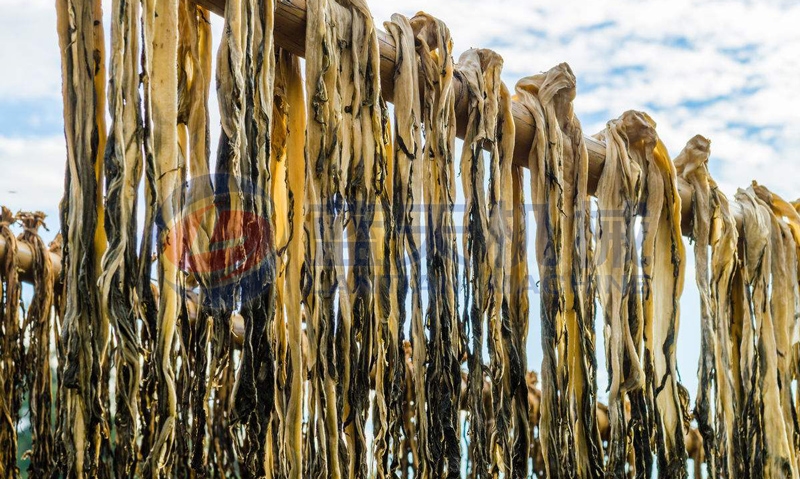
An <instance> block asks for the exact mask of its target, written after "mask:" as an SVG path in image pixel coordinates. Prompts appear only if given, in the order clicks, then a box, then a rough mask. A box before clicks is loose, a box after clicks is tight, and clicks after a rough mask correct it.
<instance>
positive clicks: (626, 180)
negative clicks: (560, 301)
mask: <svg viewBox="0 0 800 479" xmlns="http://www.w3.org/2000/svg"><path fill="white" fill-rule="evenodd" d="M601 138H603V139H604V140H605V143H606V160H605V166H604V167H603V173H602V175H601V176H600V179H599V181H598V183H597V191H596V193H595V194H596V195H597V211H598V213H597V215H598V218H597V238H598V239H597V255H596V256H595V261H596V264H597V270H596V276H595V278H596V279H595V281H596V282H597V295H598V299H599V302H600V306H601V307H602V310H603V317H604V325H605V326H604V328H605V343H606V358H607V359H606V362H607V365H608V376H609V392H608V415H609V423H610V424H609V427H610V436H609V440H608V458H609V459H608V464H607V466H606V469H605V470H606V474H607V476H608V477H620V478H621V477H625V463H626V461H627V458H628V453H627V447H626V445H627V434H628V432H627V431H628V425H627V424H626V418H625V398H626V394H627V393H628V391H631V390H634V389H637V390H641V388H642V386H643V384H644V373H643V371H642V368H641V361H640V358H639V352H640V349H641V334H639V335H638V337H637V333H636V330H635V329H634V330H632V327H633V328H635V325H637V324H638V323H639V321H640V320H641V318H637V317H631V316H632V315H635V314H636V313H637V310H636V309H633V310H632V309H631V308H630V304H631V303H632V302H636V301H640V296H639V292H638V284H637V283H638V282H637V276H638V266H637V264H636V259H637V258H638V256H637V254H636V246H637V245H636V241H635V230H634V218H635V216H636V212H637V210H638V203H639V193H640V188H641V169H640V168H639V166H638V165H637V164H636V163H635V162H632V161H631V160H630V157H629V156H628V149H627V146H626V145H627V139H628V137H627V135H626V131H625V128H624V126H623V123H622V122H621V121H619V120H612V121H609V122H608V124H607V125H606V129H605V130H604V132H603V133H602V135H601ZM637 340H638V341H637ZM632 426H634V427H636V426H644V425H635V424H632ZM637 432H638V431H635V432H634V438H635V439H634V445H633V446H634V450H635V457H636V459H637V462H636V463H635V464H632V465H631V466H635V470H636V473H637V476H638V477H642V474H643V473H644V472H645V470H646V469H647V467H646V465H645V464H644V462H642V461H641V460H640V456H641V455H642V454H649V447H647V448H646V449H645V450H642V449H641V444H640V443H639V442H637V441H636V440H637V439H639V440H641V438H640V437H637ZM647 440H648V441H649V439H647Z"/></svg>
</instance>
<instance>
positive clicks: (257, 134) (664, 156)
mask: <svg viewBox="0 0 800 479" xmlns="http://www.w3.org/2000/svg"><path fill="white" fill-rule="evenodd" d="M201 3H203V4H213V5H218V2H217V3H215V2H210V3H209V2H201ZM110 5H111V11H110V13H111V17H112V22H111V29H110V39H111V42H110V48H109V58H108V66H109V71H108V78H107V80H108V85H107V87H106V72H105V70H104V66H105V65H106V61H107V59H106V58H105V40H104V32H103V29H102V22H101V21H100V20H101V18H102V11H101V3H100V1H99V0H59V1H58V2H57V3H56V9H57V13H58V34H59V45H60V47H61V53H62V74H63V100H64V120H65V121H64V132H65V140H66V151H67V156H66V159H67V161H66V170H65V192H64V200H63V202H62V205H61V218H60V219H61V233H62V235H63V238H64V251H63V267H62V262H61V261H60V259H59V257H58V256H57V255H56V254H55V253H52V252H50V251H47V249H46V247H45V245H44V243H43V241H42V240H41V238H40V237H39V235H38V229H39V228H40V227H41V226H42V225H43V221H44V217H43V215H42V214H40V213H18V214H16V215H14V214H12V212H11V211H9V210H7V209H3V211H2V216H1V217H0V257H2V262H1V263H0V286H1V287H2V295H0V388H2V391H1V393H2V394H0V475H2V476H3V477H18V476H19V475H20V467H21V463H20V462H19V458H20V457H23V458H24V459H25V460H28V461H29V466H28V474H29V475H30V476H36V477H40V476H41V477H57V476H58V477H60V476H64V477H77V478H92V477H140V476H142V477H152V476H158V477H274V478H283V477H288V478H293V479H296V478H301V477H316V478H323V477H324V478H328V477H332V478H348V479H349V478H366V477H377V478H381V479H383V478H388V477H403V478H407V477H422V478H428V477H451V478H456V477H462V476H467V477H475V478H478V477H500V476H502V477H513V478H522V477H528V476H529V474H530V473H531V472H533V473H535V474H536V475H537V476H539V477H551V478H560V477H564V478H566V477H580V478H598V477H601V476H602V477H626V476H635V477H637V478H646V477H651V476H652V473H653V472H654V469H657V471H658V474H659V476H660V477H665V478H666V477H669V478H672V477H685V476H686V475H687V472H688V471H687V458H692V459H693V460H694V462H695V464H694V466H695V475H698V474H702V467H701V462H702V463H704V464H705V469H706V472H705V474H706V475H708V476H709V477H727V478H734V477H797V475H798V470H800V463H798V460H800V439H798V438H800V428H798V409H800V406H798V405H799V404H800V401H798V400H797V398H796V397H795V395H796V392H795V391H794V388H793V383H794V382H795V381H796V380H797V379H798V377H797V372H798V368H797V361H798V353H800V348H798V342H800V327H798V326H800V325H799V324H798V320H797V317H798V311H800V287H799V286H800V285H799V284H798V271H800V269H799V268H798V266H799V263H798V254H799V251H800V250H799V249H798V248H800V215H799V214H798V213H797V208H798V206H797V205H795V204H790V203H788V202H786V201H784V200H783V199H781V198H780V197H779V196H777V195H776V194H774V193H773V192H771V191H769V190H768V189H767V188H766V187H764V186H762V185H758V184H753V185H752V186H751V187H750V188H748V189H747V190H740V191H739V192H738V193H737V194H736V196H735V198H734V200H733V201H729V200H728V199H727V198H726V197H725V195H724V194H723V193H722V192H721V191H720V189H719V188H718V186H717V185H716V183H715V182H714V180H713V179H712V178H711V176H710V174H709V169H708V160H709V156H710V142H709V140H707V139H706V138H703V137H701V136H696V137H694V138H692V139H691V140H690V141H689V142H688V143H687V145H686V147H685V148H684V150H683V151H682V152H681V153H680V154H679V155H678V156H677V157H676V159H675V161H674V162H672V161H671V160H670V159H669V155H668V153H667V150H666V147H665V145H664V144H663V143H662V142H661V141H660V140H659V138H658V135H657V134H656V131H655V123H654V122H653V120H652V119H651V118H650V117H649V116H647V115H646V114H644V113H641V112H633V111H631V112H626V113H624V114H623V115H622V116H620V117H619V118H618V119H616V120H612V121H610V122H608V124H607V125H606V128H605V129H604V130H603V131H602V132H600V133H598V134H597V135H596V138H598V139H600V140H602V141H603V142H604V143H605V157H604V158H603V162H604V167H603V168H602V173H601V174H600V175H599V178H598V182H597V185H596V187H594V185H593V182H592V177H591V174H590V172H591V171H593V169H592V161H593V160H590V155H589V152H588V150H587V141H590V140H586V139H585V138H584V137H583V134H582V131H581V126H580V122H579V121H578V119H577V117H576V116H575V114H574V111H573V106H572V102H573V100H574V99H575V96H576V91H577V85H576V80H575V75H574V74H573V73H572V71H571V69H570V68H569V66H568V65H566V64H561V65H557V66H556V67H554V68H552V69H551V70H549V71H547V72H546V73H543V74H539V75H535V76H532V77H527V78H524V79H522V80H521V81H520V82H519V83H518V84H517V86H516V96H515V97H514V98H512V97H511V95H510V93H509V91H508V89H507V88H506V86H505V85H504V84H503V83H502V82H501V80H500V75H501V68H502V64H503V60H502V58H501V57H500V56H499V55H497V54H496V53H494V52H492V51H490V50H481V49H473V50H468V51H467V52H465V53H464V54H463V55H462V56H461V57H460V58H459V61H458V62H457V63H456V62H454V61H453V40H452V39H451V37H450V32H449V30H448V28H447V26H446V25H445V24H444V23H443V22H442V21H441V20H438V19H436V18H433V17H431V16H430V15H427V14H424V13H420V14H418V15H417V16H415V17H414V18H412V19H408V18H406V17H403V16H401V15H394V16H393V17H392V19H391V21H390V22H387V23H386V24H385V28H386V30H387V31H388V32H389V34H388V35H384V34H382V33H380V32H379V31H378V30H377V28H376V26H375V24H374V22H373V20H372V17H371V15H370V13H369V9H368V5H367V4H366V3H365V2H364V1H363V0H310V1H309V2H308V5H307V18H306V19H307V28H306V31H305V57H306V61H305V73H304V74H303V72H302V71H301V68H302V66H301V61H300V58H299V57H298V56H294V55H293V54H290V53H289V52H288V51H286V50H282V49H281V48H280V46H281V45H277V44H276V41H275V38H276V37H278V31H279V28H280V25H277V26H276V24H275V23H276V18H279V15H278V13H277V12H279V11H280V10H281V9H282V8H286V6H285V5H284V4H281V3H278V2H273V1H272V0H229V1H227V2H225V10H224V13H225V20H224V21H225V27H224V29H223V36H222V38H221V39H219V40H218V41H219V44H218V47H217V48H218V49H217V71H216V72H212V68H211V65H212V62H211V55H212V51H213V49H214V48H215V47H214V43H213V41H212V38H211V25H210V21H211V20H210V13H209V11H208V10H206V9H205V8H203V7H199V6H197V5H196V4H195V3H194V2H192V1H190V0H142V1H140V2H136V1H134V2H124V1H121V0H114V1H112V2H110ZM389 41H391V43H392V44H393V46H394V49H393V50H391V52H392V53H391V54H387V53H386V52H387V51H388V50H386V49H385V48H384V47H385V45H383V46H382V45H381V42H389ZM387 63H388V64H390V65H391V68H388V69H387V68H386V65H387ZM382 66H383V68H382ZM304 75H305V76H304ZM382 75H384V78H381V76H382ZM386 75H390V77H389V78H386V77H385V76H386ZM212 76H213V77H214V80H215V83H216V93H217V101H218V104H219V108H220V123H221V124H220V129H219V130H217V125H213V124H211V122H210V113H209V104H208V102H209V97H210V93H211V90H210V89H211V82H212ZM381 85H383V87H384V89H386V90H385V91H382V88H381ZM106 90H107V92H108V96H107V98H106ZM384 98H390V99H391V100H392V101H393V103H394V110H393V120H394V121H393V122H390V110H389V109H388V108H387V106H386V104H385V102H384ZM106 100H107V106H108V110H106ZM515 102H516V104H515ZM106 114H108V118H110V120H111V122H110V125H109V127H108V130H106V125H105V118H106ZM523 117H524V118H526V119H527V121H531V120H532V125H530V124H529V125H525V124H524V123H520V122H519V120H520V118H523ZM515 122H516V123H515ZM392 123H393V124H392ZM531 128H532V132H533V142H532V144H529V143H527V142H526V143H525V144H522V145H516V146H521V147H522V150H527V151H525V152H524V155H523V156H524V158H523V161H522V162H520V161H519V158H518V159H517V163H514V151H515V150H514V147H515V140H518V139H519V138H523V137H524V135H525V134H526V133H525V131H529V130H531ZM457 132H459V133H458V134H459V135H462V136H463V139H464V145H463V149H462V150H461V156H460V164H459V165H458V166H457V165H456V159H455V154H456V150H455V138H456V135H457ZM212 134H213V135H217V134H219V138H220V141H219V148H218V150H217V151H216V152H214V155H215V158H216V161H214V162H212V160H211V157H212V151H211V138H212V136H211V135H212ZM522 150H520V151H522ZM487 152H488V155H487ZM517 156H518V157H519V153H518V154H517ZM523 166H526V167H528V168H529V170H530V188H531V192H530V194H531V200H530V202H531V203H532V206H533V213H534V219H535V224H536V231H535V248H536V250H535V251H536V263H537V264H536V266H537V267H538V269H539V277H540V278H541V282H540V284H539V286H540V294H541V296H540V302H541V316H540V323H539V324H540V327H541V332H542V343H541V347H542V350H543V353H544V360H543V364H542V369H541V375H542V376H541V377H542V383H541V389H539V387H538V383H537V379H536V375H535V374H533V373H532V372H531V374H529V372H528V367H529V365H528V364H527V356H528V352H527V350H526V348H527V344H526V339H527V333H528V329H529V327H531V324H533V327H536V323H537V319H536V318H530V317H529V295H528V292H529V288H531V287H533V286H535V285H534V284H532V282H531V280H530V278H529V276H528V274H529V271H530V269H531V268H532V267H533V266H534V265H532V264H529V263H528V255H527V251H528V249H527V236H526V235H527V232H526V204H525V196H524V195H525V191H524V190H525V187H524V185H523V183H524V175H523V172H522V167H523ZM212 168H213V171H214V173H213V174H212ZM459 176H460V181H459ZM592 189H594V191H592ZM459 190H460V191H461V193H463V196H464V198H465V205H464V212H463V215H464V217H463V225H464V231H463V232H460V231H458V230H457V222H456V218H455V217H454V213H455V212H456V207H457V204H456V203H457V197H458V196H460V194H461V193H458V192H459ZM687 191H688V192H690V197H691V206H690V207H688V206H687V205H683V206H687V207H685V208H684V216H683V218H682V216H681V206H682V204H681V199H680V198H681V196H680V193H681V192H684V193H686V192H687ZM590 194H592V195H594V196H595V197H596V201H597V203H596V206H597V208H596V212H595V218H594V219H593V218H592V216H593V214H592V212H593V210H592V209H591V208H590V203H591V200H590V198H589V196H590ZM140 196H141V198H140ZM685 199H686V195H685V194H684V200H685ZM140 205H142V206H143V208H144V211H142V212H141V213H142V214H141V217H143V219H144V221H143V223H142V224H139V223H138V221H137V218H138V217H140V216H139V215H138V214H137V213H139V212H138V211H137V208H140V207H141V206H140ZM528 207H530V206H528ZM681 224H683V225H684V230H682V229H681ZM15 228H16V229H19V228H21V231H22V233H21V234H20V235H19V236H17V235H16V234H15V232H14V229H15ZM682 233H686V234H687V236H689V237H690V238H691V239H692V240H693V241H694V245H693V248H694V254H695V270H696V275H695V276H696V280H697V287H698V290H699V292H700V311H699V314H698V315H697V316H698V318H697V319H698V321H697V322H695V323H691V324H697V329H698V331H699V332H700V335H701V351H700V353H701V354H700V361H699V367H698V379H699V384H700V389H699V391H698V395H697V398H696V401H695V404H694V407H693V408H692V406H691V405H690V401H689V398H688V394H687V393H686V391H685V389H683V387H682V386H681V385H680V384H679V382H678V377H679V376H678V371H677V365H676V340H677V334H678V327H679V298H680V295H681V292H682V289H683V270H684V268H685V264H684V261H685V256H684V251H683V243H682V239H681V238H680V237H681V234H682ZM460 234H461V235H463V236H460V237H459V235H460ZM53 248H55V249H56V250H57V249H58V246H57V244H56V245H55V246H54V247H53ZM462 253H463V258H460V257H459V254H462ZM56 271H60V276H59V277H56ZM460 272H462V274H460ZM23 279H25V280H26V281H30V282H32V284H33V290H32V294H30V295H26V294H25V293H24V292H23V288H22V283H21V281H22V280H23ZM26 300H27V301H28V302H27V303H26V302H25V301H26ZM597 306H599V309H597V308H596V307H597ZM595 316H597V317H598V318H599V317H602V318H603V321H602V324H603V334H602V338H603V344H604V347H605V357H606V364H605V367H606V368H607V370H608V377H609V384H608V406H607V407H606V406H604V405H602V404H600V403H599V402H598V401H597V395H598V389H597V388H598V387H604V386H605V385H598V384H597V367H598V365H597V357H598V356H597V354H596V351H595V349H596V348H597V347H601V345H599V344H597V342H596V334H595V330H594V319H595ZM52 363H57V367H56V368H53V369H52V370H51V367H50V365H51V364H52ZM53 378H54V379H55V382H56V384H57V389H55V390H53V389H52V387H51V382H52V380H53ZM112 382H113V384H112ZM26 401H27V404H28V407H27V409H26V408H25V407H24V406H23V405H24V403H25V402H26ZM26 410H27V411H29V413H28V415H26V414H25V411H26ZM693 417H694V419H696V421H697V427H698V430H699V432H698V430H694V429H692V428H691V421H692V418H693ZM25 423H27V424H29V430H30V434H31V437H32V443H33V444H32V446H31V449H30V450H29V451H21V450H20V449H21V447H20V443H21V442H22V441H20V440H19V438H18V436H19V435H20V431H26V430H25V428H24V427H23V424H25ZM25 433H26V434H27V431H26V432H25Z"/></svg>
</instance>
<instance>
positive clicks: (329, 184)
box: [303, 0, 350, 479]
mask: <svg viewBox="0 0 800 479" xmlns="http://www.w3.org/2000/svg"><path fill="white" fill-rule="evenodd" d="M333 22H334V17H333V14H332V12H331V5H330V2H329V1H328V0H315V1H312V2H309V3H308V25H307V27H306V45H309V46H311V47H310V48H308V51H307V53H306V73H305V78H306V89H307V95H308V98H307V100H306V101H307V108H308V109H307V114H308V126H307V128H306V172H307V173H306V200H305V201H306V225H305V232H306V264H305V268H306V274H305V276H306V277H305V279H304V288H303V295H304V298H305V299H304V303H305V306H306V311H307V312H308V314H307V317H306V321H307V334H308V340H309V358H308V359H309V369H310V371H311V374H310V385H309V394H308V395H309V402H310V405H309V424H308V429H309V430H308V434H307V438H306V451H305V459H306V470H305V471H304V475H306V476H313V477H330V478H332V479H340V478H341V477H343V472H344V471H343V467H345V466H343V464H342V461H341V459H340V456H339V449H340V447H342V446H343V443H341V444H342V446H340V424H341V418H340V417H339V413H338V411H337V391H336V384H337V383H338V382H339V381H338V379H337V378H338V371H337V366H336V363H337V358H336V356H335V351H334V299H335V296H336V289H338V288H339V285H338V281H339V280H340V279H339V278H338V275H337V272H336V266H335V263H336V261H337V258H336V252H335V249H336V246H335V245H337V244H340V243H341V242H340V241H339V240H338V238H341V237H342V236H341V231H340V232H339V233H340V234H339V236H338V237H337V236H336V234H335V227H334V223H336V222H338V224H339V225H341V218H338V217H340V216H341V210H342V206H343V205H342V204H341V202H342V198H341V197H340V191H341V186H340V183H341V181H342V176H341V175H342V171H343V169H342V165H341V158H340V154H339V149H340V142H341V141H342V138H341V135H342V133H341V125H340V123H341V102H342V99H341V95H340V91H339V88H338V85H337V76H338V74H339V72H338V68H339V57H340V55H339V50H338V39H337V38H336V36H335V32H334V31H333V28H332V27H331V25H332V24H333ZM337 218H338V219H337ZM340 265H341V263H340ZM344 296H345V298H343V301H348V298H346V296H347V295H346V294H345V295H344ZM345 313H346V314H345ZM349 313H350V312H349V311H346V312H342V317H343V318H344V317H345V316H349Z"/></svg>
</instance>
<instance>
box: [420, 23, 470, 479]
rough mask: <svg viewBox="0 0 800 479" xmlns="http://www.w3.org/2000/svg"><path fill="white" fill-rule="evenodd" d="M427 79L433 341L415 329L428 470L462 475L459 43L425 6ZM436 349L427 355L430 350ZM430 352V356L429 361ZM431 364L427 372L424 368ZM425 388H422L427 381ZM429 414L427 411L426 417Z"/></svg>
mask: <svg viewBox="0 0 800 479" xmlns="http://www.w3.org/2000/svg"><path fill="white" fill-rule="evenodd" d="M411 26H412V28H413V30H414V34H415V36H416V38H417V52H418V54H419V57H420V68H421V70H422V77H423V79H424V90H423V117H424V119H425V147H424V150H423V151H424V156H423V163H424V166H423V168H424V169H423V174H424V177H425V178H426V181H425V182H424V186H423V187H424V193H423V195H424V203H425V227H426V242H427V256H426V260H427V273H428V281H429V282H428V309H427V313H426V316H427V324H428V327H429V330H428V334H427V338H428V344H427V348H422V347H421V346H418V345H417V342H421V341H423V340H424V339H423V338H425V332H424V331H419V330H418V329H419V328H418V327H414V328H413V338H412V339H413V341H414V346H413V347H414V353H413V363H414V365H415V368H416V369H415V375H416V377H415V383H416V388H417V391H419V392H418V393H417V419H418V421H419V450H420V463H419V464H418V466H417V470H418V471H419V474H420V475H421V477H427V475H428V474H430V475H436V476H441V475H444V474H445V470H446V475H447V477H449V478H456V477H460V461H461V452H460V444H459V432H458V429H459V424H458V400H459V395H460V391H461V373H460V371H459V362H460V357H461V342H462V337H461V334H462V331H461V328H460V325H459V322H458V299H457V298H458V294H457V289H458V263H457V252H458V249H457V246H456V234H455V224H454V221H453V202H454V200H455V171H454V164H453V163H454V161H453V149H454V143H455V133H456V119H455V109H454V102H455V98H454V92H453V59H452V57H451V52H452V49H453V42H452V40H451V38H450V31H449V29H448V28H447V26H446V25H445V24H444V23H443V22H441V21H440V20H437V19H435V18H433V17H431V16H430V15H427V14H425V13H420V14H417V15H416V16H415V17H414V18H413V19H412V20H411ZM426 349H427V351H429V354H427V358H426V356H425V351H426ZM426 359H427V362H426ZM423 371H424V373H423ZM423 384H424V385H425V387H424V394H423V392H422V389H423V388H422V385H423ZM424 415H427V417H426V418H424V419H423V418H422V416H424Z"/></svg>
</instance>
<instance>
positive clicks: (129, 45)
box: [100, 1, 142, 477]
mask: <svg viewBox="0 0 800 479" xmlns="http://www.w3.org/2000/svg"><path fill="white" fill-rule="evenodd" d="M112 11H113V17H114V21H113V22H111V37H112V38H111V62H110V65H111V72H110V78H109V85H110V88H109V90H110V91H109V102H108V105H109V109H110V111H111V120H112V122H111V129H110V131H109V135H108V142H107V144H106V151H105V170H106V174H107V176H106V183H107V188H106V208H105V209H106V214H105V229H106V231H107V232H108V237H109V245H108V249H107V250H106V253H105V255H104V256H103V265H102V266H103V271H102V274H101V276H100V290H101V306H102V311H103V315H105V316H107V317H108V318H109V321H110V322H111V324H112V325H113V327H114V333H115V336H116V344H117V348H116V350H115V359H114V362H115V364H116V368H117V373H116V417H115V421H114V422H115V425H116V431H117V433H116V441H115V443H116V444H115V449H114V451H115V452H114V456H115V457H114V470H115V475H116V476H117V477H129V476H132V475H133V474H134V472H135V471H136V461H137V456H138V444H137V438H138V431H139V383H140V381H141V367H140V365H139V352H140V345H139V338H138V332H137V328H136V316H135V314H136V310H137V308H138V305H137V304H136V293H135V292H136V284H137V274H136V273H137V271H136V270H137V251H136V242H137V240H136V234H137V226H136V202H137V196H138V195H137V189H138V187H139V180H140V178H141V173H142V141H141V133H140V131H141V130H140V125H141V119H140V113H139V108H140V107H141V102H140V101H139V71H138V65H139V55H138V50H139V42H138V39H139V28H138V25H139V4H138V3H137V2H122V1H115V2H113V5H112Z"/></svg>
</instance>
